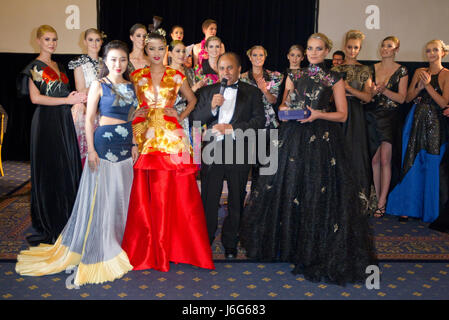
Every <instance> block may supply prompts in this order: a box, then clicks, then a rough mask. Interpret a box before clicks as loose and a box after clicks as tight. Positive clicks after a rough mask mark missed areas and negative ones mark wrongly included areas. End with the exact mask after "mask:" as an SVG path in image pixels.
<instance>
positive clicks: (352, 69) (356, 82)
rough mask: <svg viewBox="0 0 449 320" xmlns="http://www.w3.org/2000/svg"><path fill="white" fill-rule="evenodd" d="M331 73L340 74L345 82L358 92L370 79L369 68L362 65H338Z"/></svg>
mask: <svg viewBox="0 0 449 320" xmlns="http://www.w3.org/2000/svg"><path fill="white" fill-rule="evenodd" d="M332 71H336V72H338V73H340V75H341V76H342V78H343V79H345V80H347V81H348V83H349V85H350V86H351V87H353V88H354V89H357V90H359V91H362V90H363V86H364V85H365V82H366V81H367V80H368V79H369V78H370V77H371V70H370V68H369V67H368V66H365V65H362V64H344V65H339V66H335V67H333V68H332Z"/></svg>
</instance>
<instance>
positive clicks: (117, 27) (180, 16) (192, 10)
mask: <svg viewBox="0 0 449 320" xmlns="http://www.w3.org/2000/svg"><path fill="white" fill-rule="evenodd" d="M316 5H317V0H303V1H298V0H282V1H272V0H226V1H225V0H190V1H185V0H167V1H148V0H118V1H113V2H111V1H108V0H98V7H99V28H100V29H101V30H102V31H104V32H105V33H106V34H107V35H108V41H109V40H114V39H119V40H123V41H126V42H127V43H128V44H129V45H130V49H131V41H130V40H129V29H130V28H131V26H132V25H133V24H135V23H142V24H144V25H148V24H152V23H153V16H154V15H156V16H160V17H163V19H164V20H163V22H162V26H161V27H162V28H163V29H164V30H165V31H166V32H167V40H168V41H169V40H170V38H169V34H170V30H171V27H172V26H173V25H181V26H182V27H183V28H184V43H185V44H186V45H190V44H192V43H198V42H200V41H201V40H202V39H203V38H204V35H203V32H202V30H201V24H202V23H203V21H204V20H206V19H214V20H216V21H217V22H218V32H217V36H218V37H220V38H221V39H222V40H223V42H224V44H225V46H226V51H234V52H236V53H237V54H239V55H240V57H241V59H242V72H244V71H246V70H247V69H248V67H249V60H248V58H247V57H246V54H245V53H246V50H248V49H249V48H250V47H252V46H253V45H256V44H260V45H262V46H264V47H265V48H266V49H267V51H268V58H267V61H266V64H265V66H266V67H267V68H268V69H271V70H280V71H283V70H284V69H285V68H286V67H287V66H288V62H287V57H286V56H287V51H288V49H289V48H290V46H291V45H293V44H296V43H298V44H301V45H303V46H304V45H305V43H306V41H307V38H308V36H309V35H310V34H312V33H313V32H314V28H315V22H316V18H315V13H316V10H315V6H316Z"/></svg>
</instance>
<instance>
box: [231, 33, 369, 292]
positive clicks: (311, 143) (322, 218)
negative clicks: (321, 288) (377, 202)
mask: <svg viewBox="0 0 449 320" xmlns="http://www.w3.org/2000/svg"><path fill="white" fill-rule="evenodd" d="M313 36H314V35H312V36H311V38H310V39H309V42H308V50H307V54H308V56H309V55H312V54H314V55H316V54H315V53H314V52H316V51H317V49H318V48H320V49H321V50H323V47H324V42H323V41H322V40H320V39H323V38H324V37H325V36H324V35H319V38H318V39H316V38H313ZM328 50H329V49H326V50H325V51H324V50H323V51H324V52H323V51H322V54H324V53H326V51H328ZM324 56H325V55H324ZM308 58H309V61H310V63H311V65H310V66H309V67H308V68H305V69H301V71H300V72H299V74H298V75H297V76H292V75H290V78H289V80H287V81H289V82H290V83H293V85H294V88H295V89H297V90H298V92H299V93H300V98H299V100H300V103H299V107H300V108H305V107H306V106H310V107H311V108H310V110H311V112H312V115H311V118H309V119H308V120H306V121H302V123H301V122H298V121H288V122H283V123H282V124H281V126H280V129H279V140H278V141H274V143H276V144H277V145H278V156H279V159H278V170H277V172H276V173H275V174H274V175H270V176H262V175H261V176H260V177H259V179H258V181H257V185H256V186H255V188H254V190H253V191H252V193H251V195H250V198H249V202H248V206H247V207H246V208H245V211H244V216H243V222H242V230H241V232H240V237H241V239H240V240H241V243H242V245H243V247H244V248H245V249H246V252H247V256H248V258H251V259H257V260H261V261H288V262H292V263H294V264H295V267H294V270H293V273H294V274H303V275H304V276H305V278H306V279H307V280H310V281H316V282H318V281H326V282H329V283H335V284H340V285H344V284H345V283H347V282H358V281H363V279H365V278H366V275H365V270H366V267H367V266H368V265H370V264H372V263H373V261H374V258H373V245H372V240H371V239H370V237H369V227H368V221H367V217H366V215H364V214H361V212H362V207H361V203H360V202H359V201H357V197H358V195H357V193H358V190H357V189H356V186H355V184H354V181H353V180H352V174H351V171H350V167H349V164H348V162H347V161H346V156H345V154H344V148H342V146H343V145H344V139H343V132H342V128H341V125H340V124H339V123H338V122H341V121H344V120H345V118H346V100H345V97H344V85H343V83H342V82H343V81H342V80H340V78H339V76H338V74H337V73H334V72H331V71H328V70H326V69H325V66H324V64H323V63H322V61H323V60H324V57H322V59H317V58H314V59H311V58H310V57H308ZM317 60H318V62H320V63H319V64H314V62H315V61H317ZM289 86H290V85H289V83H287V87H289ZM332 94H334V95H335V101H336V105H337V109H336V110H335V109H334V110H332V109H331V106H330V98H331V96H332ZM281 108H283V105H281Z"/></svg>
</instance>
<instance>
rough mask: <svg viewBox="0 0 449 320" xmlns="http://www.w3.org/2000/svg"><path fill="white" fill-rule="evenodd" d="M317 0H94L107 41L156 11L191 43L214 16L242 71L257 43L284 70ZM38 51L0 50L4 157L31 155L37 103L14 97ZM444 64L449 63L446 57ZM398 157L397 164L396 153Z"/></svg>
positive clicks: (302, 40)
mask: <svg viewBox="0 0 449 320" xmlns="http://www.w3.org/2000/svg"><path fill="white" fill-rule="evenodd" d="M317 3H318V0H304V1H298V0H280V1H272V0H270V1H268V0H240V1H239V0H227V1H223V0H208V1H206V0H190V1H185V0H166V1H152V0H126V1H125V0H117V1H107V0H98V4H97V5H98V27H99V28H100V29H101V30H103V31H105V32H106V33H107V35H108V38H107V41H110V40H114V39H121V40H124V41H126V42H128V44H129V45H131V42H130V40H129V28H130V27H131V26H132V25H133V24H134V23H137V22H140V23H144V24H145V25H148V24H150V23H153V21H152V17H153V15H158V16H161V17H163V18H164V21H163V23H162V27H163V28H164V29H165V30H166V31H167V33H169V32H170V29H171V27H172V26H173V25H175V24H180V25H182V26H183V27H184V31H185V37H184V40H185V43H186V44H187V45H189V44H192V43H198V42H199V41H201V40H202V38H203V33H202V31H201V24H202V22H203V21H204V20H205V19H208V18H211V19H214V20H217V22H218V36H219V37H221V38H222V39H223V41H224V43H225V45H226V49H227V51H234V52H236V53H238V54H239V55H240V56H241V58H242V71H243V72H244V71H246V70H247V69H248V67H249V60H248V58H247V57H246V54H245V52H246V50H247V49H249V48H250V47H251V46H253V45H255V44H261V45H263V46H264V47H265V48H266V49H267V51H268V58H267V61H266V67H267V68H269V69H271V70H278V71H283V70H284V69H285V68H286V67H287V66H288V64H287V57H286V55H287V50H288V48H289V47H290V46H291V45H292V44H295V43H298V44H301V45H303V46H305V44H306V41H307V38H308V36H309V35H310V34H312V33H313V32H314V30H315V25H316V14H317V11H316V10H315V5H316V4H317ZM80 32H82V30H80ZM342 32H344V31H342ZM59 41H64V39H60V40H59ZM76 56H78V55H65V54H55V55H54V57H53V59H54V60H55V61H59V62H61V63H63V64H64V66H65V67H66V71H67V73H68V76H69V80H70V83H71V86H72V89H74V88H75V85H74V81H73V72H71V71H69V70H67V69H68V68H67V64H68V62H69V61H70V60H71V59H73V58H74V57H76ZM36 57H37V54H22V53H0V59H1V61H4V62H5V63H4V64H3V71H4V75H5V76H4V77H0V104H1V105H2V106H3V107H4V109H5V110H6V112H7V113H8V116H9V119H8V129H7V131H6V134H5V136H4V141H3V147H2V160H3V161H5V160H18V161H28V160H29V159H30V127H31V119H32V116H33V112H34V110H35V106H33V105H32V104H31V102H30V100H29V98H28V97H25V98H19V97H17V94H16V77H17V75H18V73H19V72H20V71H21V70H22V69H23V68H24V67H25V66H26V65H27V64H28V63H29V62H30V61H31V60H33V59H34V58H36ZM360 62H361V63H366V64H372V63H374V61H360ZM399 63H401V64H403V65H405V66H406V67H407V68H408V71H409V75H410V76H409V79H411V77H412V75H413V73H414V71H415V70H416V69H417V68H420V67H426V66H428V63H426V62H404V63H402V62H399ZM443 65H444V66H445V67H448V66H449V63H443ZM409 107H410V104H404V105H403V106H402V107H401V111H402V115H403V117H404V118H405V115H406V114H407V112H408V110H409ZM396 161H399V164H400V159H399V160H396Z"/></svg>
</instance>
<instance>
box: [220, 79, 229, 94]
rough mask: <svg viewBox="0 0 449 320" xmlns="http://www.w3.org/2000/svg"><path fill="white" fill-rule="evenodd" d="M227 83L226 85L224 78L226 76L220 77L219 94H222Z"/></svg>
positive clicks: (226, 81)
mask: <svg viewBox="0 0 449 320" xmlns="http://www.w3.org/2000/svg"><path fill="white" fill-rule="evenodd" d="M227 85H228V79H226V78H223V79H221V82H220V94H221V95H223V93H224V91H225V89H226V86H227Z"/></svg>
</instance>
